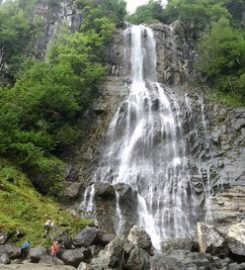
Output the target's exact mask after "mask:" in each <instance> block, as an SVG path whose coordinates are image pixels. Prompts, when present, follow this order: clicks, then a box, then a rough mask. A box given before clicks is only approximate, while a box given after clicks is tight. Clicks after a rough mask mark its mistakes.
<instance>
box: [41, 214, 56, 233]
mask: <svg viewBox="0 0 245 270" xmlns="http://www.w3.org/2000/svg"><path fill="white" fill-rule="evenodd" d="M53 226H54V222H53V221H52V219H50V218H49V219H47V220H46V222H45V223H44V225H43V227H44V234H45V235H46V234H48V232H49V231H50V230H51V229H52V228H53Z"/></svg>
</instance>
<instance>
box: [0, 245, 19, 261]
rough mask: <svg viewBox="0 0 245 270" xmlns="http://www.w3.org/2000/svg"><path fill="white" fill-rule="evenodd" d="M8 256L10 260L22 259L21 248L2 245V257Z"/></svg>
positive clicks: (0, 251) (0, 248)
mask: <svg viewBox="0 0 245 270" xmlns="http://www.w3.org/2000/svg"><path fill="white" fill-rule="evenodd" d="M1 254H6V255H7V256H8V257H9V258H10V259H16V258H19V257H20V248H19V247H16V246H15V245H12V244H5V245H0V255H1Z"/></svg>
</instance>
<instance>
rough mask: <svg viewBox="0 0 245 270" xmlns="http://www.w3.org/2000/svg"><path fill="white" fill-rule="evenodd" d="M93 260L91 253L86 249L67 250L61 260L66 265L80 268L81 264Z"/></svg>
mask: <svg viewBox="0 0 245 270" xmlns="http://www.w3.org/2000/svg"><path fill="white" fill-rule="evenodd" d="M90 258H91V252H90V250H89V249H86V248H76V249H70V250H66V251H65V252H64V253H63V254H62V255H61V259H62V261H63V262H64V263H65V264H68V265H72V266H75V267H78V265H79V264H80V263H81V262H88V261H90Z"/></svg>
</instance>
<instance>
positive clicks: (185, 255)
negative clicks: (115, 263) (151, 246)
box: [151, 250, 245, 270]
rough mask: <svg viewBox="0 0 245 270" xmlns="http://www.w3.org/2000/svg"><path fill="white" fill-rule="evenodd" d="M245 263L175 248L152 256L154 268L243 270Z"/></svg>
mask: <svg viewBox="0 0 245 270" xmlns="http://www.w3.org/2000/svg"><path fill="white" fill-rule="evenodd" d="M244 266H245V264H244V263H243V264H237V263H231V260H230V259H228V258H226V259H221V258H219V257H217V256H212V255H211V254H207V253H197V252H190V251H188V250H175V251H172V252H171V253H170V254H168V255H166V254H163V253H156V254H155V255H154V256H153V257H151V269H152V270H201V269H202V270H205V269H212V270H216V269H224V270H226V269H227V270H228V269H229V270H231V269H234V270H243V269H245V268H244Z"/></svg>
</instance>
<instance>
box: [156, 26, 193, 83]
mask: <svg viewBox="0 0 245 270" xmlns="http://www.w3.org/2000/svg"><path fill="white" fill-rule="evenodd" d="M151 27H152V29H153V30H154V34H155V38H156V52H157V72H158V80H159V81H160V82H163V83H167V84H170V85H173V84H182V83H184V82H186V81H188V80H189V79H190V74H192V72H193V62H194V57H195V52H194V51H193V50H192V46H191V44H190V43H188V42H187V41H183V40H180V37H179V35H178V34H177V33H176V30H175V29H176V24H173V25H170V26H167V25H164V24H161V23H158V24H153V25H151Z"/></svg>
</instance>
